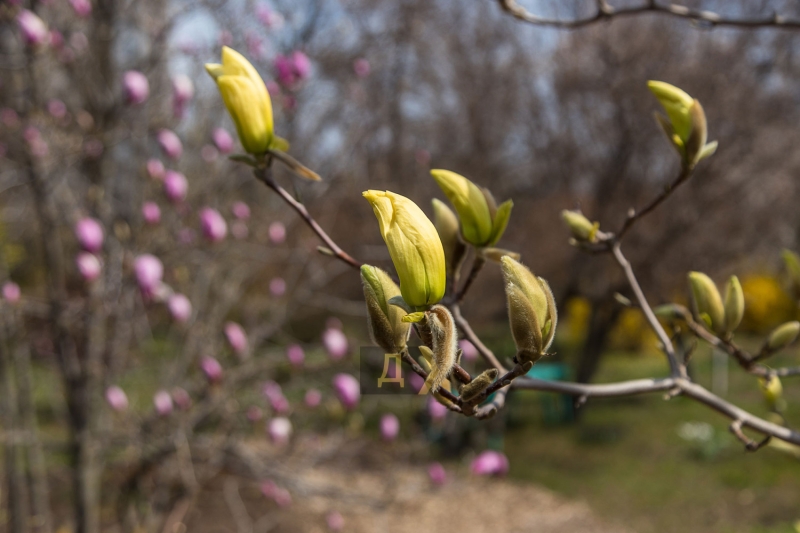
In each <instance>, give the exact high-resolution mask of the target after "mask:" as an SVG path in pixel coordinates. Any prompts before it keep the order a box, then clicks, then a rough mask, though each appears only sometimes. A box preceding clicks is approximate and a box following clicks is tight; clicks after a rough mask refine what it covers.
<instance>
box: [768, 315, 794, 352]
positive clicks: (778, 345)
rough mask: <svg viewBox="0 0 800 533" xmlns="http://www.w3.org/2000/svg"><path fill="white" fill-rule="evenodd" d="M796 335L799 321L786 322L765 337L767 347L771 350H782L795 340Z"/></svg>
mask: <svg viewBox="0 0 800 533" xmlns="http://www.w3.org/2000/svg"><path fill="white" fill-rule="evenodd" d="M798 335H800V322H797V321H792V322H786V323H785V324H782V325H780V326H778V327H777V328H775V329H774V330H772V333H770V334H769V337H767V349H768V350H769V351H771V352H777V351H778V350H782V349H784V348H786V347H787V346H789V345H790V344H792V343H793V342H794V341H796V340H797V336H798Z"/></svg>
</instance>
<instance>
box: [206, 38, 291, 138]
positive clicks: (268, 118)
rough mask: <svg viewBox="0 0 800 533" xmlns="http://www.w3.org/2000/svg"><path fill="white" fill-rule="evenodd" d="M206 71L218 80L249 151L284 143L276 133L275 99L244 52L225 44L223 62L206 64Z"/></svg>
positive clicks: (223, 96) (223, 99)
mask: <svg viewBox="0 0 800 533" xmlns="http://www.w3.org/2000/svg"><path fill="white" fill-rule="evenodd" d="M206 71H207V72H208V73H209V74H210V75H211V77H212V78H214V81H216V82H217V88H218V89H219V92H220V95H222V101H223V102H225V107H226V108H227V109H228V113H230V115H231V118H232V119H233V122H234V124H236V131H237V132H238V133H239V140H240V141H241V142H242V146H243V147H244V149H245V150H246V151H247V152H249V153H251V154H263V153H264V152H266V151H267V150H268V149H269V148H272V147H273V145H275V144H279V145H281V146H283V144H284V143H285V141H283V139H279V138H278V137H275V135H274V133H273V123H272V101H271V100H270V98H269V92H267V86H266V85H265V84H264V80H263V79H261V76H259V75H258V72H257V71H256V69H255V67H253V65H251V64H250V62H249V61H247V59H245V58H244V56H243V55H242V54H240V53H239V52H237V51H235V50H233V49H232V48H228V47H227V46H223V47H222V64H218V63H207V64H206Z"/></svg>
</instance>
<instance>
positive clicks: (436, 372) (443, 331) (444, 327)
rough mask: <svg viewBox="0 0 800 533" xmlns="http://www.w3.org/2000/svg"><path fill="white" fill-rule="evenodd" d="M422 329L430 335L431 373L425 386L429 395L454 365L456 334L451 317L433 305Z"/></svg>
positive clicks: (441, 306)
mask: <svg viewBox="0 0 800 533" xmlns="http://www.w3.org/2000/svg"><path fill="white" fill-rule="evenodd" d="M423 328H424V329H425V330H427V331H428V332H429V333H430V339H431V351H432V352H433V358H432V360H431V361H430V363H431V371H430V373H429V374H428V379H426V380H425V385H426V386H427V387H428V390H429V391H430V392H431V393H436V392H437V391H438V390H439V386H440V385H441V384H442V382H443V381H444V380H445V379H446V378H447V375H448V374H449V373H450V371H451V370H452V369H453V365H455V364H456V354H457V349H458V332H457V331H456V323H455V320H453V315H451V314H450V311H449V310H448V309H447V308H446V307H445V306H443V305H434V306H433V307H432V308H431V309H430V311H428V312H427V313H426V320H425V322H424V323H423Z"/></svg>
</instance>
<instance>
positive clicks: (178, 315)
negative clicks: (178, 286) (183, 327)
mask: <svg viewBox="0 0 800 533" xmlns="http://www.w3.org/2000/svg"><path fill="white" fill-rule="evenodd" d="M167 308H168V309H169V314H170V315H171V316H172V319H173V320H174V321H175V322H180V323H183V322H186V321H187V320H189V319H190V318H191V317H192V303H191V302H190V301H189V298H187V297H186V296H184V295H183V294H180V293H178V292H176V293H173V294H171V295H170V296H169V298H168V299H167Z"/></svg>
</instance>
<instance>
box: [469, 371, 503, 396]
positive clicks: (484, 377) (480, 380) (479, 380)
mask: <svg viewBox="0 0 800 533" xmlns="http://www.w3.org/2000/svg"><path fill="white" fill-rule="evenodd" d="M499 374H500V372H499V371H498V370H497V369H496V368H490V369H489V370H484V371H483V372H482V373H481V374H480V375H478V376H477V377H475V378H473V379H472V381H470V382H469V383H467V384H465V385H464V386H462V387H461V391H460V394H461V398H462V399H463V400H464V401H465V402H471V401H472V400H474V399H475V398H477V397H478V396H479V395H480V394H481V393H482V392H483V391H485V390H486V389H487V388H488V387H489V385H491V384H492V383H494V380H496V379H497V376H498V375H499Z"/></svg>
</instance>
